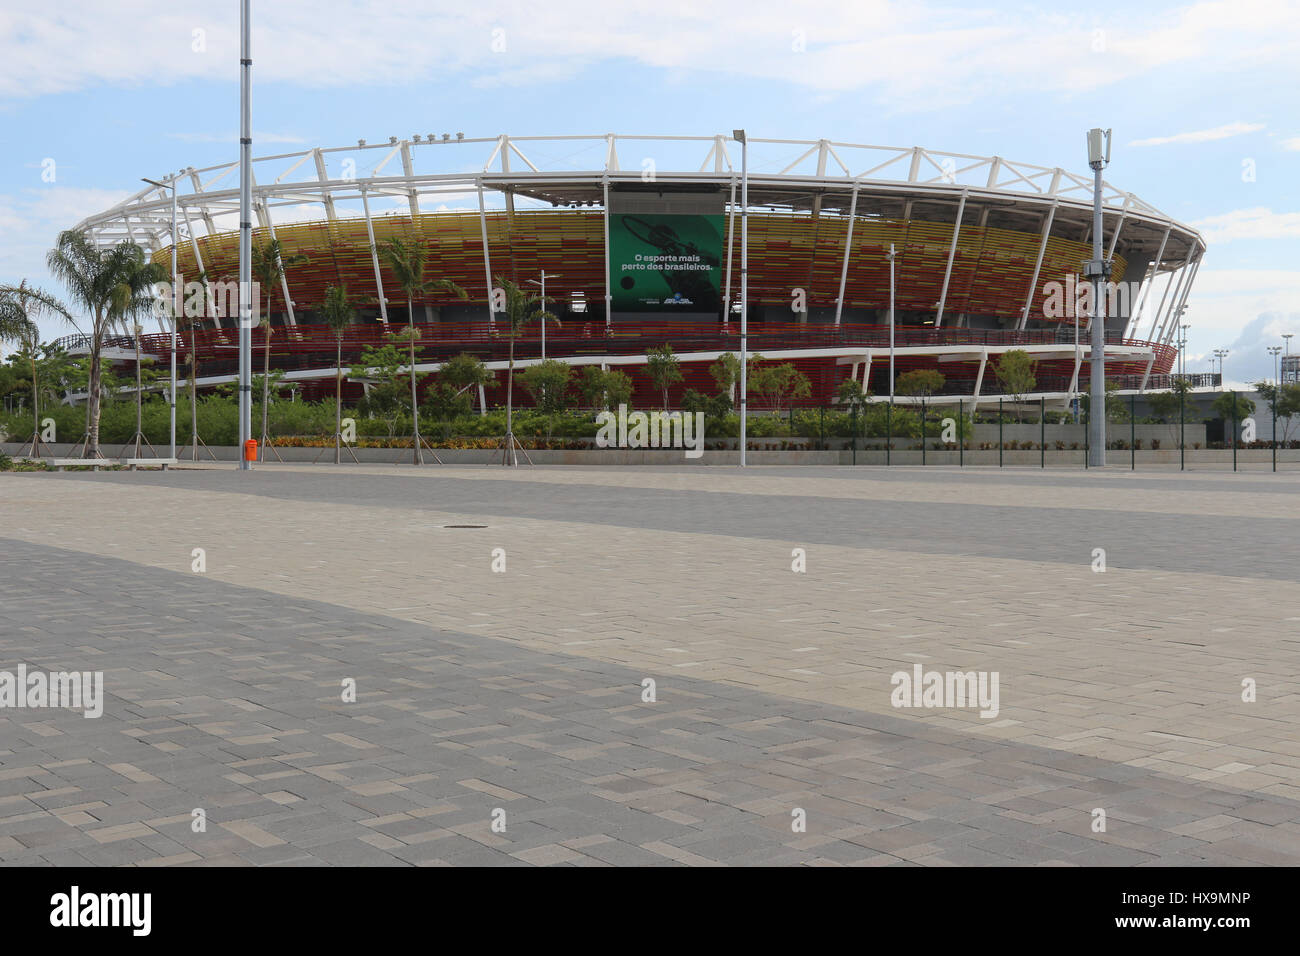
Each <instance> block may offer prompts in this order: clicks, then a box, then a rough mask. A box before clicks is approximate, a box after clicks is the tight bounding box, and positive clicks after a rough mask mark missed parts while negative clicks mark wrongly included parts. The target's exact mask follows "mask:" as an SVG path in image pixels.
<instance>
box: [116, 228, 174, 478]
mask: <svg viewBox="0 0 1300 956" xmlns="http://www.w3.org/2000/svg"><path fill="white" fill-rule="evenodd" d="M135 248H136V249H137V250H138V251H139V255H138V256H131V257H129V258H127V259H126V260H125V261H124V264H123V267H122V281H121V284H119V285H118V287H117V292H116V294H115V295H114V296H113V302H112V305H111V307H110V309H109V314H110V316H111V317H112V319H111V321H112V324H114V325H118V326H120V327H121V328H122V331H124V332H130V333H131V337H132V339H133V340H134V341H135V439H134V440H135V456H136V457H137V458H139V457H140V453H141V452H140V443H141V441H145V442H147V441H148V440H147V439H146V438H145V437H144V430H143V424H144V389H143V384H142V382H141V375H140V335H141V333H142V332H143V331H144V330H143V329H142V328H141V326H140V323H139V321H138V317H139V316H140V315H141V314H143V313H145V312H152V311H153V310H154V309H155V308H156V306H157V301H158V300H157V299H156V298H155V297H154V286H155V285H157V284H158V283H159V282H164V281H167V280H168V277H167V273H166V270H165V269H164V268H163V267H162V266H161V265H159V264H155V263H152V262H149V261H148V260H147V259H146V258H145V255H144V250H143V249H140V247H139V246H136V247H135ZM149 448H150V450H151V451H152V450H153V446H152V445H150V446H149Z"/></svg>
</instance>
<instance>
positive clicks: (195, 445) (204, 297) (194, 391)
mask: <svg viewBox="0 0 1300 956" xmlns="http://www.w3.org/2000/svg"><path fill="white" fill-rule="evenodd" d="M194 288H195V290H196V291H195V295H196V296H197V299H198V301H197V302H195V303H193V304H191V303H189V302H187V303H186V304H185V305H184V307H183V308H181V310H180V313H181V314H182V315H184V317H185V320H186V321H185V323H184V324H185V326H186V327H188V328H189V330H190V351H189V354H188V355H186V356H185V364H186V365H187V366H188V368H189V370H190V455H191V458H192V459H193V460H194V461H198V460H199V382H198V378H199V355H198V350H199V335H198V333H199V329H200V327H201V326H202V323H203V317H204V316H206V315H207V314H208V302H209V301H210V299H209V296H208V273H207V270H204V271H203V272H200V273H199V275H198V281H197V282H196V283H195V286H194ZM196 307H197V308H196ZM191 312H195V313H196V314H193V315H191V314H190V313H191ZM184 341H185V340H184V337H182V339H181V342H182V344H184ZM205 447H206V446H205ZM209 453H211V450H209Z"/></svg>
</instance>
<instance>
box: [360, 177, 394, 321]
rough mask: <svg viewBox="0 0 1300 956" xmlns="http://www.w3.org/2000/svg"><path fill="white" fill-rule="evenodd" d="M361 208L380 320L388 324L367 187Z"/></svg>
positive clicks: (386, 304)
mask: <svg viewBox="0 0 1300 956" xmlns="http://www.w3.org/2000/svg"><path fill="white" fill-rule="evenodd" d="M361 208H362V210H363V211H364V212H365V214H366V238H367V239H369V240H370V264H371V265H373V266H374V268H375V293H376V294H377V295H378V296H379V318H380V321H382V322H383V323H384V325H387V324H388V303H387V301H385V299H384V278H383V276H382V275H380V273H379V250H378V248H376V246H375V225H374V223H373V222H372V221H371V219H370V199H369V198H368V197H367V195H366V187H365V186H362V187H361Z"/></svg>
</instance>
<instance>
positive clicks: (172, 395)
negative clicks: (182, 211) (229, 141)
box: [144, 176, 198, 461]
mask: <svg viewBox="0 0 1300 956" xmlns="http://www.w3.org/2000/svg"><path fill="white" fill-rule="evenodd" d="M144 181H145V182H146V183H148V184H149V185H150V186H157V187H158V188H159V189H170V190H171V191H172V334H171V340H172V341H171V353H172V371H171V384H170V386H169V390H168V392H167V402H168V404H169V405H170V406H171V408H170V410H169V414H170V420H171V429H170V432H169V440H170V449H171V450H170V452H169V453H168V455H167V457H168V458H172V459H174V458H175V457H176V302H177V295H178V290H177V288H176V286H177V278H176V243H177V242H178V241H179V240H177V238H176V177H175V176H172V177H170V178H168V180H167V183H166V185H164V184H163V183H160V182H155V181H154V180H152V179H147V178H146V179H144ZM194 460H195V461H198V457H197V456H196V457H195V459H194Z"/></svg>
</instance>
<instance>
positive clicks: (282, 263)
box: [253, 239, 311, 459]
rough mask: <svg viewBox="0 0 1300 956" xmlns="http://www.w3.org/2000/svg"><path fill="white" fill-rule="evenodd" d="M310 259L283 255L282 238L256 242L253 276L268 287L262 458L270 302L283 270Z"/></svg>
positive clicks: (267, 406)
mask: <svg viewBox="0 0 1300 956" xmlns="http://www.w3.org/2000/svg"><path fill="white" fill-rule="evenodd" d="M310 261H311V260H309V259H308V258H307V257H306V256H304V255H302V254H298V253H296V254H294V255H292V256H284V255H282V254H281V251H280V240H279V239H268V240H267V241H266V242H264V243H260V244H259V243H254V244H253V276H254V278H256V279H257V281H258V282H259V283H260V284H261V286H262V288H263V289H265V290H266V313H265V315H264V316H263V318H262V322H261V325H262V328H263V329H265V330H266V344H265V345H264V347H263V349H262V442H261V447H260V448H259V449H258V450H259V452H260V453H261V455H262V458H263V459H265V457H266V440H267V434H266V424H267V413H268V412H269V410H270V392H271V302H272V300H273V298H274V296H275V293H276V291H277V290H278V289H279V288H280V285H281V283H282V281H283V279H284V270H285V269H286V268H288V267H289V266H300V265H306V264H307V263H308V262H310Z"/></svg>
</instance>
